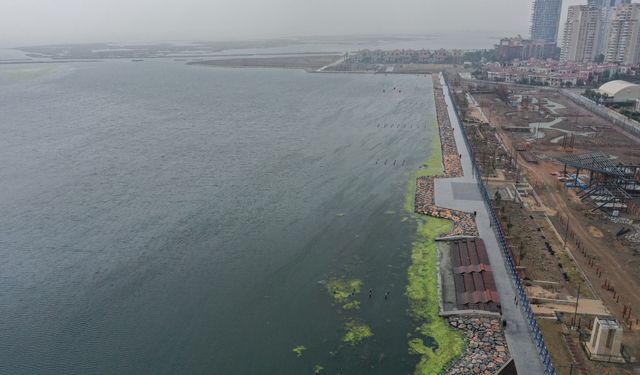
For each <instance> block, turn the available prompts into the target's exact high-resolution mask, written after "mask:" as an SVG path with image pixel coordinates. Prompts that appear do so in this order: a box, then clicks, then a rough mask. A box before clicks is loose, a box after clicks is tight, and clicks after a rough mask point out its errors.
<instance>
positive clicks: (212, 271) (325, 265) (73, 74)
mask: <svg viewBox="0 0 640 375" xmlns="http://www.w3.org/2000/svg"><path fill="white" fill-rule="evenodd" d="M393 87H396V88H397V89H399V90H402V93H398V92H397V90H396V91H395V92H394V91H393ZM383 89H384V90H386V93H383V92H382V91H383ZM433 121H434V109H433V97H432V93H431V81H430V78H427V77H424V76H421V77H418V76H397V75H395V76H391V75H390V76H383V75H376V76H374V75H346V74H345V75H339V74H338V75H329V74H308V73H305V72H303V71H298V70H267V69H218V68H208V67H197V66H187V65H183V64H182V63H178V62H162V61H145V62H143V63H132V62H102V63H84V64H60V65H57V64H47V66H38V65H9V66H1V67H0V212H1V213H2V215H1V216H0V373H1V374H225V375H226V374H291V375H299V374H312V373H313V368H314V366H316V365H321V366H322V367H324V368H325V370H324V371H323V374H324V373H326V374H338V373H340V374H386V375H388V374H409V373H412V371H413V369H414V367H415V364H416V361H417V359H416V358H415V357H412V356H409V355H408V352H407V341H408V338H407V335H408V334H410V333H411V332H413V330H414V328H415V323H414V322H413V321H412V320H411V318H410V317H408V315H407V308H408V303H407V300H406V297H405V296H404V288H405V285H406V271H407V267H408V265H409V262H410V247H411V242H412V241H413V240H414V238H415V229H416V228H415V226H416V224H415V222H414V221H413V220H403V218H405V217H406V216H407V215H406V214H405V213H404V211H403V208H402V206H403V203H404V196H405V193H406V189H407V183H408V182H409V180H410V176H411V173H412V172H413V171H415V170H416V169H417V168H418V167H419V165H420V163H421V162H422V161H424V160H425V159H426V158H427V156H428V154H429V152H430V150H429V144H430V137H431V136H432V128H431V124H432V122H433ZM378 124H380V127H378ZM384 124H394V127H393V128H390V127H389V126H387V127H386V128H385V127H384ZM398 124H400V128H398ZM385 162H386V165H385ZM394 164H395V165H394ZM330 277H346V278H358V279H361V280H363V282H364V286H363V290H365V292H363V293H362V294H361V295H360V296H359V300H360V301H361V303H362V305H361V309H360V310H357V311H353V312H345V311H342V310H341V308H340V307H339V306H336V305H334V304H333V303H332V299H331V298H330V296H329V294H328V293H327V291H326V290H325V288H324V286H323V285H322V284H321V283H320V282H321V281H322V280H326V279H328V278H330ZM370 288H371V289H374V297H373V298H372V299H369V298H368V296H367V293H368V292H366V291H368V289H370ZM385 291H389V292H390V296H391V297H390V299H389V300H386V301H385V300H384V298H382V296H383V294H384V292H385ZM349 319H356V320H358V321H361V322H364V323H366V324H368V325H370V326H371V328H372V330H373V332H374V334H375V336H373V337H372V338H371V339H370V340H368V341H366V342H365V343H363V344H361V345H358V346H355V347H352V346H349V345H345V344H344V343H343V342H342V340H341V339H342V335H343V334H344V330H343V325H344V323H345V322H346V321H347V320H349ZM298 345H304V346H306V347H307V351H306V352H305V353H304V355H303V356H302V357H300V358H297V357H296V355H295V353H293V352H292V349H293V348H294V347H296V346H298Z"/></svg>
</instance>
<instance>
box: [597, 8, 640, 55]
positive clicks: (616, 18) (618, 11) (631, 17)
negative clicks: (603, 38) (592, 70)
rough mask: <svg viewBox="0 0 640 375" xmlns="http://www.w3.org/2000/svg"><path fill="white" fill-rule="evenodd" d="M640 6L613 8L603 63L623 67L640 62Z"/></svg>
mask: <svg viewBox="0 0 640 375" xmlns="http://www.w3.org/2000/svg"><path fill="white" fill-rule="evenodd" d="M639 44H640V4H623V5H619V6H617V7H616V8H615V11H614V12H613V17H612V19H611V24H610V25H609V32H608V37H607V46H606V50H605V61H606V62H610V63H618V64H625V65H637V64H638V63H639V62H640V45H639Z"/></svg>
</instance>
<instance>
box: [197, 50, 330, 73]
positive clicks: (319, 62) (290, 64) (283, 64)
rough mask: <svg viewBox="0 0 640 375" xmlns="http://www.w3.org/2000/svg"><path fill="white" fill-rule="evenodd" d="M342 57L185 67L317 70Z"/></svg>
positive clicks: (212, 62) (236, 61) (211, 62)
mask: <svg viewBox="0 0 640 375" xmlns="http://www.w3.org/2000/svg"><path fill="white" fill-rule="evenodd" d="M340 57H342V55H336V54H324V55H323V54H315V55H310V54H304V55H295V56H280V57H265V58H250V57H247V58H236V59H219V60H205V61H192V62H189V63H187V65H202V66H213V67H222V68H280V69H304V70H307V71H314V70H318V69H320V68H322V67H324V66H327V65H329V64H331V63H334V62H336V61H337V60H338V59H340Z"/></svg>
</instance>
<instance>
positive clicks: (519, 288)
mask: <svg viewBox="0 0 640 375" xmlns="http://www.w3.org/2000/svg"><path fill="white" fill-rule="evenodd" d="M445 83H446V87H447V91H448V93H449V97H450V98H451V103H452V104H453V109H454V111H453V112H454V113H455V115H456V118H457V120H458V123H459V124H460V129H461V130H462V134H463V135H464V142H465V145H466V147H467V150H468V151H469V155H470V156H471V165H472V168H473V173H474V175H475V176H478V178H477V181H478V186H479V187H480V192H481V193H482V197H483V198H484V203H485V204H486V206H487V208H488V210H489V216H490V219H491V227H492V228H493V231H494V232H495V234H496V237H497V238H498V243H499V245H500V249H501V250H502V255H503V259H504V262H505V264H506V265H507V270H508V271H509V273H511V277H512V278H513V282H514V284H515V287H516V293H517V294H518V298H519V299H520V308H521V309H522V311H523V312H524V315H525V316H526V318H527V322H528V324H529V333H530V334H531V336H532V337H533V340H534V342H535V344H536V346H537V348H538V353H539V355H540V360H541V361H542V363H543V364H544V368H545V373H546V374H548V375H556V370H555V368H554V367H553V364H552V363H551V355H550V354H549V351H548V350H547V346H546V345H545V344H544V339H543V338H542V332H541V331H540V327H538V322H537V321H536V318H535V315H534V314H533V311H532V310H531V304H530V303H529V299H528V298H527V294H526V293H525V288H524V285H523V284H522V280H521V279H520V276H519V275H518V272H517V270H516V266H515V263H514V262H513V258H512V257H511V252H510V250H509V244H507V241H506V240H505V236H504V233H503V232H502V227H501V226H500V222H499V221H498V218H497V217H496V214H495V210H494V209H493V201H492V200H491V197H490V196H489V193H488V192H487V189H486V187H485V184H484V181H483V180H482V175H481V174H480V168H479V167H478V165H477V163H476V159H475V155H474V151H473V148H472V147H471V145H470V144H469V138H468V137H467V132H466V129H465V128H464V124H463V122H462V120H461V118H460V111H459V108H458V105H457V103H456V102H455V100H453V98H454V95H453V92H452V91H451V87H450V86H449V82H448V81H447V77H446V76H445Z"/></svg>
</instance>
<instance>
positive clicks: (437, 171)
mask: <svg viewBox="0 0 640 375" xmlns="http://www.w3.org/2000/svg"><path fill="white" fill-rule="evenodd" d="M433 130H434V137H433V138H432V139H431V155H429V159H427V161H425V162H424V164H422V168H420V169H419V170H418V171H417V172H416V173H414V175H413V177H412V178H411V179H410V180H409V183H408V184H407V194H406V195H405V199H404V210H405V211H406V212H408V213H410V214H412V215H413V214H414V211H415V210H414V207H413V206H414V203H415V196H416V179H417V178H419V177H427V176H437V175H441V174H442V173H444V166H443V165H442V149H441V148H440V137H437V136H436V135H437V134H438V131H439V129H438V123H437V122H436V121H435V120H434V121H433Z"/></svg>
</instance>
